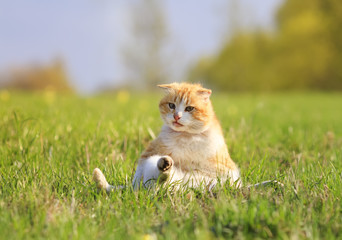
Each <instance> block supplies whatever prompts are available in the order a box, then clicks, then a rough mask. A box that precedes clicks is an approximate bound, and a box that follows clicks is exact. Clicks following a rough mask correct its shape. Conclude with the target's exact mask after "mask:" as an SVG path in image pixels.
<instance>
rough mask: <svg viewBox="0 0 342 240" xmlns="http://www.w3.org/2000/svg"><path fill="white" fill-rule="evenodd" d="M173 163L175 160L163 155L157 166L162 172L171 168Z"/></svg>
mask: <svg viewBox="0 0 342 240" xmlns="http://www.w3.org/2000/svg"><path fill="white" fill-rule="evenodd" d="M172 165H173V160H172V158H171V157H169V156H163V157H161V158H160V159H159V160H158V163H157V166H158V169H159V171H161V172H167V171H168V170H170V169H171V167H172Z"/></svg>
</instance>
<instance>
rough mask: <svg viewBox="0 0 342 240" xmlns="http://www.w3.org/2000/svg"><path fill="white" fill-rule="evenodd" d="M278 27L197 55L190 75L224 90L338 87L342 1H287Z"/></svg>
mask: <svg viewBox="0 0 342 240" xmlns="http://www.w3.org/2000/svg"><path fill="white" fill-rule="evenodd" d="M277 26H278V29H277V31H276V32H274V33H265V32H254V33H253V32H252V33H248V34H246V33H241V32H240V33H239V32H237V33H235V35H234V36H233V37H232V38H231V39H230V40H229V41H228V42H227V43H226V44H225V46H224V47H223V48H222V50H221V51H220V52H219V54H218V55H217V56H213V57H210V58H206V59H200V60H199V61H198V63H197V64H196V65H195V66H194V68H193V69H192V70H191V71H190V74H189V79H190V80H191V81H198V80H200V81H207V82H208V83H211V84H213V85H216V86H218V87H220V89H224V90H241V91H242V90H252V91H253V90H263V91H265V90H278V89H332V90H337V89H339V90H342V68H341V64H342V32H341V31H340V30H339V28H340V27H341V26H342V2H341V1H338V0H301V1H296V0H287V1H286V2H285V3H284V4H283V6H282V7H281V8H280V9H279V11H278V14H277ZM203 63H206V64H203Z"/></svg>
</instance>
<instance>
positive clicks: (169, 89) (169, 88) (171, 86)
mask: <svg viewBox="0 0 342 240" xmlns="http://www.w3.org/2000/svg"><path fill="white" fill-rule="evenodd" d="M157 87H159V88H161V89H163V90H164V91H165V93H170V92H172V91H173V89H174V84H173V83H171V84H160V85H157Z"/></svg>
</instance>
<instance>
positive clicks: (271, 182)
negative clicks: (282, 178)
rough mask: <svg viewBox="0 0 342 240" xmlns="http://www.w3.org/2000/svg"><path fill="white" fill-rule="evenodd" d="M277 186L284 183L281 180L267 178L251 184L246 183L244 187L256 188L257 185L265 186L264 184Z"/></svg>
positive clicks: (282, 185) (281, 185)
mask: <svg viewBox="0 0 342 240" xmlns="http://www.w3.org/2000/svg"><path fill="white" fill-rule="evenodd" d="M270 185H272V186H279V187H284V184H283V183H281V182H278V181H277V180H268V181H263V182H261V183H256V184H252V185H248V186H247V187H246V188H247V189H251V188H254V187H255V188H258V187H266V186H270Z"/></svg>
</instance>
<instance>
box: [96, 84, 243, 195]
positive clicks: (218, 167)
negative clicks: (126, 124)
mask: <svg viewBox="0 0 342 240" xmlns="http://www.w3.org/2000/svg"><path fill="white" fill-rule="evenodd" d="M158 87H160V88H161V89H163V90H164V92H165V96H164V97H163V98H162V100H161V101H160V103H159V110H160V114H161V118H162V120H163V122H164V125H163V127H162V129H161V132H160V134H159V136H158V137H157V138H156V139H155V140H153V141H152V142H151V143H150V145H149V146H148V147H147V149H146V150H145V151H144V152H143V153H142V155H141V157H140V159H139V161H138V165H137V168H136V172H135V175H134V178H133V188H134V189H135V190H137V189H139V188H140V186H144V187H151V186H153V185H155V184H156V182H157V181H158V182H160V183H167V184H173V183H180V184H183V185H185V186H187V187H193V188H198V187H205V188H208V189H212V188H213V187H214V186H215V185H216V184H217V182H218V179H220V181H221V182H226V181H229V184H230V185H232V186H236V187H241V181H240V172H239V169H238V167H237V165H236V164H235V163H234V161H233V160H232V159H231V158H230V155H229V153H228V148H227V145H226V143H225V141H224V137H223V134H222V129H221V126H220V123H219V121H218V119H217V118H216V115H215V112H214V110H213V107H212V103H211V101H210V95H211V90H210V89H206V88H204V87H202V86H201V85H200V84H190V83H171V84H164V85H158ZM93 179H94V181H95V182H96V184H97V187H98V188H99V189H105V190H106V191H107V192H110V191H111V190H112V189H115V187H114V186H112V185H109V184H108V182H107V181H106V178H105V176H104V175H103V173H102V172H101V171H100V169H98V168H95V169H94V172H93Z"/></svg>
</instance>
